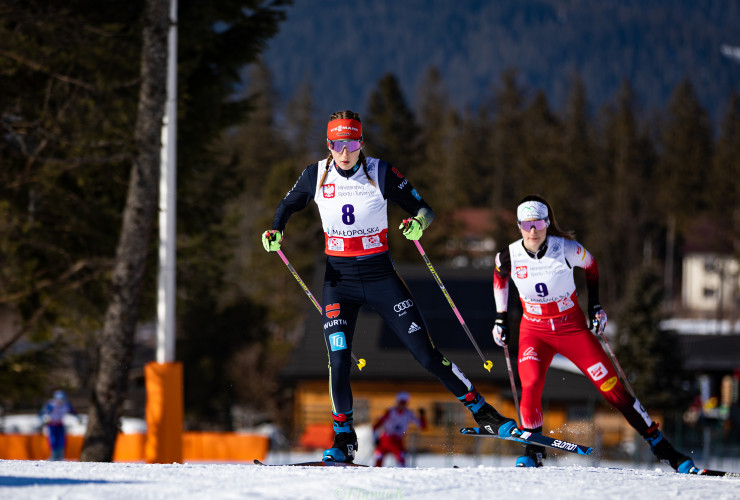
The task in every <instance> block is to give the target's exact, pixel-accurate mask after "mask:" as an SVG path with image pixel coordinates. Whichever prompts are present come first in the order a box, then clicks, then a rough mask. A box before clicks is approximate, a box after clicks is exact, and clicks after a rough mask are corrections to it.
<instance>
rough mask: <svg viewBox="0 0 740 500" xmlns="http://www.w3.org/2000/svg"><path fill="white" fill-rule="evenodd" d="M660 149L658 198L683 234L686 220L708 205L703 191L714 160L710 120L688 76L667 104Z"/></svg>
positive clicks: (661, 205)
mask: <svg viewBox="0 0 740 500" xmlns="http://www.w3.org/2000/svg"><path fill="white" fill-rule="evenodd" d="M659 153H660V161H659V163H658V166H657V175H658V179H659V180H660V182H659V183H657V184H656V185H655V188H656V189H657V193H656V198H657V201H658V203H659V207H660V209H661V211H662V213H663V215H664V216H666V217H667V216H674V217H675V218H676V223H677V229H678V233H679V234H681V233H682V232H683V231H684V229H685V226H686V222H687V220H688V219H689V218H690V217H691V216H692V215H695V214H697V213H700V212H703V211H705V210H706V208H707V202H706V197H705V195H704V194H703V193H704V191H705V189H706V188H707V180H708V174H709V170H710V166H711V164H712V127H711V123H710V121H709V116H708V115H707V112H706V111H705V110H704V108H703V107H702V106H701V103H700V102H699V99H698V98H697V96H696V92H695V90H694V86H693V85H692V84H691V82H690V81H688V80H684V81H683V82H681V83H680V84H679V85H678V86H677V87H676V89H675V91H674V93H673V96H672V97H671V100H670V102H669V104H668V110H667V121H666V123H665V126H664V127H663V131H662V134H661V144H660V150H659Z"/></svg>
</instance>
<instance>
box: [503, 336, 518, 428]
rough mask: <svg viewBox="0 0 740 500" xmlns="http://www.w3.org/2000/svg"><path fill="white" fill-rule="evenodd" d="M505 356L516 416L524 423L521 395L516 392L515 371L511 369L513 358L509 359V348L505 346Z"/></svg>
mask: <svg viewBox="0 0 740 500" xmlns="http://www.w3.org/2000/svg"><path fill="white" fill-rule="evenodd" d="M504 356H505V357H506V368H507V369H508V370H509V382H511V394H512V395H513V396H514V406H516V414H517V416H518V417H519V423H521V422H522V414H521V413H520V412H519V395H518V394H517V392H516V382H515V381H514V371H513V370H512V369H511V358H509V346H508V345H505V346H504Z"/></svg>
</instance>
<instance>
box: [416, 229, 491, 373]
mask: <svg viewBox="0 0 740 500" xmlns="http://www.w3.org/2000/svg"><path fill="white" fill-rule="evenodd" d="M414 243H415V244H416V248H417V249H418V250H419V253H420V254H421V256H422V258H423V259H424V262H426V265H427V267H428V268H429V270H430V271H431V272H432V276H434V280H435V281H436V282H437V285H439V288H440V290H442V293H443V294H444V296H445V298H446V299H447V302H448V303H449V304H450V307H452V311H453V312H454V313H455V316H457V319H458V320H459V321H460V324H461V325H462V327H463V330H465V333H467V334H468V338H469V339H470V341H471V342H472V343H473V347H475V350H476V351H478V355H479V356H480V359H481V360H482V361H483V368H485V369H486V370H488V371H489V372H490V371H491V368H493V363H492V362H491V360H490V359H486V358H485V356H483V353H482V352H481V350H480V347H478V344H477V343H476V341H475V339H474V338H473V334H471V333H470V329H468V325H466V324H465V320H464V319H463V318H462V316H461V315H460V311H458V310H457V307H456V306H455V303H454V302H453V301H452V297H450V294H449V293H447V289H446V288H445V286H444V284H443V283H442V280H441V279H440V278H439V275H438V274H437V271H435V270H434V266H432V263H431V262H430V261H429V258H428V257H427V254H425V253H424V249H423V248H421V243H419V240H414Z"/></svg>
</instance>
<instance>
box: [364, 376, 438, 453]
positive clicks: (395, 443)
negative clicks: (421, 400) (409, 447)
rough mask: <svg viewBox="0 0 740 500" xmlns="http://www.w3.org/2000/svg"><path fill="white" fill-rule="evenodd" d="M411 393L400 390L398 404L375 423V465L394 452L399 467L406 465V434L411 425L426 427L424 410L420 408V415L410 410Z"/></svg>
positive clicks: (397, 398) (397, 397)
mask: <svg viewBox="0 0 740 500" xmlns="http://www.w3.org/2000/svg"><path fill="white" fill-rule="evenodd" d="M409 398H410V396H409V393H408V392H406V391H402V392H399V393H398V394H397V395H396V406H394V407H393V408H389V409H388V410H387V411H386V412H385V414H383V416H382V417H380V419H378V421H377V422H375V425H373V435H374V436H375V453H374V454H373V458H374V459H375V466H376V467H382V466H383V457H385V456H386V455H387V454H388V453H392V454H393V456H394V457H396V463H398V465H399V467H406V446H405V445H404V441H403V438H404V435H405V434H406V430H407V429H408V428H409V425H411V424H416V425H417V426H418V427H419V428H420V429H422V430H423V429H426V426H427V422H426V418H425V416H424V410H423V409H420V410H419V416H418V417H417V416H416V414H415V413H414V412H413V411H411V410H409V408H408V403H409Z"/></svg>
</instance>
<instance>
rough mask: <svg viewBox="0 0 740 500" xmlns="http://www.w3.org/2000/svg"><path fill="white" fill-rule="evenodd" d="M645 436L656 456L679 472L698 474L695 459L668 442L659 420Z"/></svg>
mask: <svg viewBox="0 0 740 500" xmlns="http://www.w3.org/2000/svg"><path fill="white" fill-rule="evenodd" d="M643 437H644V438H645V441H647V442H648V444H649V445H650V451H652V452H653V454H654V455H655V456H656V458H657V459H658V460H660V461H661V462H665V463H667V464H668V465H670V466H671V467H673V470H675V471H676V472H678V473H679V474H696V472H697V471H698V470H699V469H697V468H696V466H695V465H694V461H693V460H691V459H690V458H689V457H687V456H686V455H684V454H682V453H679V452H678V451H676V449H675V448H674V447H673V445H672V444H671V443H669V442H668V440H667V439H666V438H665V437H664V436H663V433H662V432H660V431H659V430H658V423H657V422H654V423H653V425H651V426H650V428H649V429H648V430H647V432H646V435H645V436H643Z"/></svg>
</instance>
